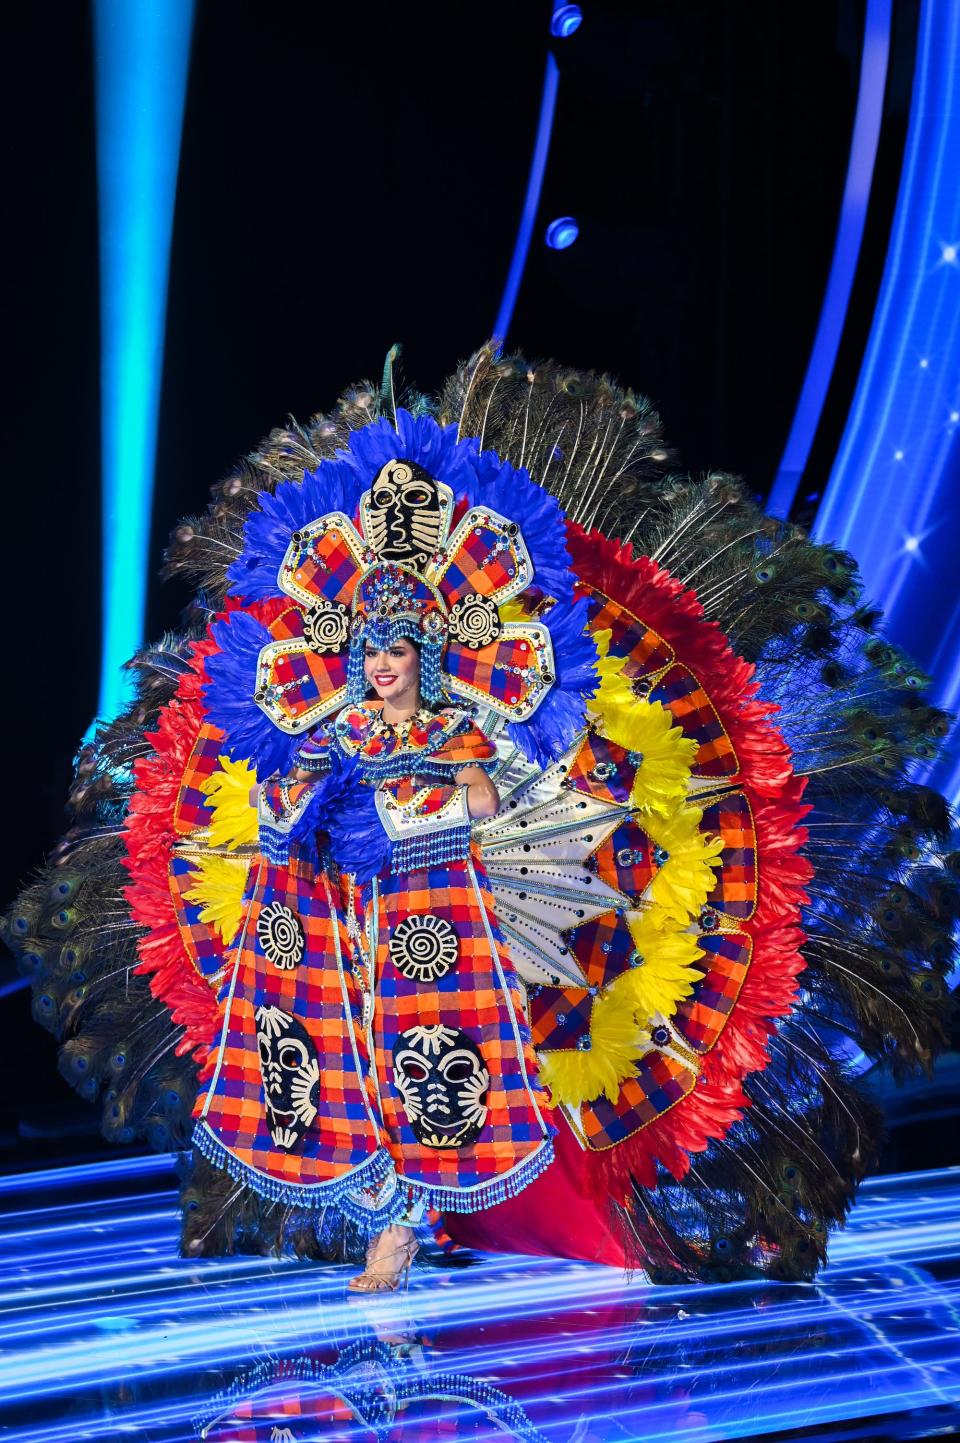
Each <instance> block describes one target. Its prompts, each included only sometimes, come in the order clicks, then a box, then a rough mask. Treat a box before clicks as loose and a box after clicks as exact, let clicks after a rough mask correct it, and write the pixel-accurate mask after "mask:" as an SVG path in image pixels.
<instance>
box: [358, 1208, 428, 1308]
mask: <svg viewBox="0 0 960 1443" xmlns="http://www.w3.org/2000/svg"><path fill="white" fill-rule="evenodd" d="M423 1215H424V1206H423V1203H421V1202H416V1203H411V1205H410V1206H409V1207H408V1208H407V1211H406V1212H405V1213H404V1215H403V1217H402V1218H401V1219H400V1220H399V1222H396V1223H391V1225H390V1226H389V1227H386V1228H384V1229H383V1230H382V1231H381V1232H379V1233H377V1234H376V1236H375V1237H373V1238H372V1239H371V1241H370V1246H369V1247H368V1248H367V1261H366V1266H365V1267H364V1270H363V1272H362V1273H360V1274H359V1275H358V1276H357V1277H355V1278H352V1279H351V1280H350V1283H349V1287H350V1288H351V1289H352V1290H353V1292H355V1293H385V1292H389V1293H392V1292H395V1291H396V1289H397V1288H398V1287H399V1286H400V1282H401V1280H402V1279H403V1278H404V1277H405V1276H406V1274H407V1273H408V1272H409V1270H410V1264H411V1263H412V1262H413V1260H414V1258H415V1257H416V1255H417V1253H418V1252H419V1250H420V1244H419V1243H418V1242H417V1234H416V1229H417V1226H418V1225H419V1223H420V1222H421V1221H422V1220H423Z"/></svg>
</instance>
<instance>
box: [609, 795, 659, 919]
mask: <svg viewBox="0 0 960 1443" xmlns="http://www.w3.org/2000/svg"><path fill="white" fill-rule="evenodd" d="M594 859H595V861H596V866H597V872H598V873H599V875H600V877H601V878H602V880H603V881H604V882H609V883H610V885H611V887H616V888H618V890H619V891H621V892H623V893H625V895H626V896H628V897H630V898H631V899H632V900H634V901H635V902H639V901H640V899H641V897H642V896H643V894H644V892H645V891H646V889H647V887H648V886H649V885H650V883H651V882H652V881H653V878H654V877H655V876H656V874H657V872H658V870H659V868H658V867H657V864H656V862H655V861H654V860H653V843H652V842H651V840H650V838H649V837H648V836H647V834H646V832H645V831H644V830H643V828H642V827H641V826H640V824H639V823H638V822H636V821H635V820H634V818H633V817H632V816H631V817H628V818H627V820H626V821H625V822H623V823H622V825H621V826H619V827H617V829H616V831H615V832H612V833H611V835H610V836H609V837H608V838H607V840H606V841H605V842H604V843H603V845H602V846H600V847H598V848H597V850H596V852H595V853H594Z"/></svg>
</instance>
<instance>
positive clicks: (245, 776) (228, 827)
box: [200, 757, 258, 851]
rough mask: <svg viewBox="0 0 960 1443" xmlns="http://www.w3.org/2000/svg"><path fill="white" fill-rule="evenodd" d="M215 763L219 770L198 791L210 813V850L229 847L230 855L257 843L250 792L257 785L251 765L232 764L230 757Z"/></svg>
mask: <svg viewBox="0 0 960 1443" xmlns="http://www.w3.org/2000/svg"><path fill="white" fill-rule="evenodd" d="M217 762H218V764H219V766H220V770H219V771H218V772H214V773H213V775H212V776H209V777H207V780H206V781H205V782H202V783H201V786H200V790H201V791H202V792H204V793H205V794H206V796H207V798H208V801H207V803H206V805H207V806H208V807H210V809H211V810H212V812H213V820H212V822H211V823H210V845H211V847H229V849H230V850H231V851H233V850H234V848H235V847H243V846H249V845H250V844H251V843H253V842H256V840H257V836H258V822H257V809H256V807H254V806H251V804H250V789H251V787H253V786H255V785H256V780H257V773H256V769H255V767H254V765H253V763H252V762H242V761H241V762H234V761H231V760H230V758H229V757H218V758H217Z"/></svg>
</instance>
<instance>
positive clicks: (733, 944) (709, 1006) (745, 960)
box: [673, 932, 753, 1052]
mask: <svg viewBox="0 0 960 1443" xmlns="http://www.w3.org/2000/svg"><path fill="white" fill-rule="evenodd" d="M698 940H699V943H700V946H701V947H702V949H703V961H702V962H701V963H700V964H699V965H700V966H701V967H703V968H705V969H706V970H705V971H704V975H703V977H702V978H701V980H700V981H699V982H697V983H696V985H695V986H694V989H693V993H692V995H691V996H690V997H687V998H685V999H684V1000H683V1001H682V1002H681V1003H680V1005H679V1006H678V1008H677V1010H676V1013H675V1014H674V1017H673V1024H674V1026H675V1027H676V1029H677V1031H678V1032H679V1033H680V1035H681V1036H682V1037H684V1038H685V1039H686V1040H687V1042H688V1043H689V1044H690V1046H691V1047H692V1048H693V1049H694V1051H696V1052H709V1051H710V1049H711V1047H713V1046H714V1045H715V1043H716V1041H717V1039H718V1038H719V1036H720V1034H721V1032H722V1031H723V1029H724V1027H726V1025H727V1020H728V1018H729V1017H730V1014H731V1013H732V1011H733V1009H734V1006H735V1004H736V1001H737V998H738V997H739V995H740V988H741V987H742V986H743V983H744V979H745V978H746V975H747V971H748V969H749V967H750V953H751V949H752V946H753V943H752V941H751V939H750V938H749V937H748V936H746V934H745V933H743V932H728V933H720V932H714V933H713V934H711V935H709V936H705V937H700V938H699V939H698Z"/></svg>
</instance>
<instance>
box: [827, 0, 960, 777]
mask: <svg viewBox="0 0 960 1443" xmlns="http://www.w3.org/2000/svg"><path fill="white" fill-rule="evenodd" d="M958 57H960V6H958V5H957V4H956V3H954V0H923V6H922V9H921V12H920V21H919V35H918V46H917V61H916V73H915V77H914V86H913V99H912V102H911V111H910V124H909V128H908V133H907V142H906V147H905V150H904V159H903V171H902V175H901V180H900V190H899V194H898V197H897V205H896V211H895V214H894V220H893V226H892V230H891V237H890V246H889V251H888V254H887V261H886V266H885V269H884V275H883V281H882V284H881V289H880V296H879V299H878V303H877V309H876V313H875V315H874V320H873V327H872V329H871V333H870V337H869V340H868V342H867V348H866V352H865V355H864V360H863V366H862V369H861V373H860V378H859V381H858V384H857V389H856V393H855V395H854V398H853V403H852V405H851V408H850V414H849V417H848V419H847V425H846V429H845V431H844V434H843V438H842V440H841V443H840V447H839V450H838V453H837V457H836V461H835V463H834V467H833V471H832V473H831V476H830V481H829V484H828V486H827V490H826V493H825V496H824V500H823V503H822V505H821V508H820V514H819V515H818V517H817V521H816V534H817V536H818V537H820V538H821V539H823V540H828V541H835V542H837V543H839V544H840V545H841V546H848V547H849V548H850V550H851V551H852V552H853V553H854V555H855V556H856V557H857V559H858V561H859V562H860V564H861V567H862V570H863V574H864V578H865V581H866V584H867V589H868V591H869V592H870V594H871V595H872V596H875V597H876V598H877V599H878V601H879V602H880V604H881V605H882V606H883V608H884V610H885V612H886V614H887V627H888V632H889V634H890V636H891V638H892V639H893V640H894V641H896V642H898V643H899V644H900V645H902V646H904V647H905V648H906V649H907V650H909V651H910V652H911V653H912V654H913V655H914V656H915V657H916V659H917V661H918V662H919V663H920V664H921V665H922V666H923V667H925V668H926V669H927V670H929V671H932V672H933V673H934V675H935V678H936V681H935V686H936V693H935V695H936V698H937V700H938V701H939V702H940V704H941V705H944V706H947V707H951V708H954V707H956V706H957V705H958V703H960V584H958V573H957V565H956V535H957V527H958V523H960V494H958V493H960V450H958V432H960V186H958V185H957V175H956V157H957V155H958V154H960V75H958ZM932 780H933V781H934V782H935V784H936V785H938V786H940V787H941V788H942V789H943V790H944V791H945V792H946V793H947V795H948V796H949V797H950V798H951V799H952V800H954V801H957V800H960V764H957V763H955V764H952V765H951V764H950V763H943V764H941V766H940V767H939V769H937V770H936V771H934V772H933V774H932Z"/></svg>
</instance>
